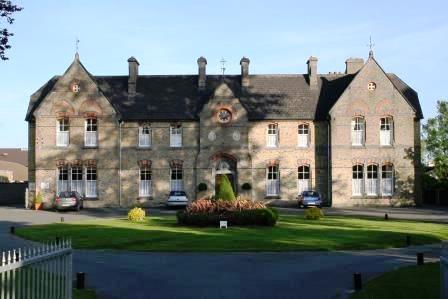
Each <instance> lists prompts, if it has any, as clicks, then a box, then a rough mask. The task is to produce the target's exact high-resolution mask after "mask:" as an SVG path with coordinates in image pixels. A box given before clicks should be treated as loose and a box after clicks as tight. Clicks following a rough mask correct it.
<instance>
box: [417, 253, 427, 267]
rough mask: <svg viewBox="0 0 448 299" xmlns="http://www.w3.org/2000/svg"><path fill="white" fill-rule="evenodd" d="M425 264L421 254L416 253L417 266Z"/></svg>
mask: <svg viewBox="0 0 448 299" xmlns="http://www.w3.org/2000/svg"><path fill="white" fill-rule="evenodd" d="M424 263H425V256H424V255H423V252H418V253H417V265H418V266H422V265H423V264H424Z"/></svg>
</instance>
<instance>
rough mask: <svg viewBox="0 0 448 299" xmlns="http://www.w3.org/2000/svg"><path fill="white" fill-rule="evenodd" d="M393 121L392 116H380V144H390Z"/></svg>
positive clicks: (392, 133)
mask: <svg viewBox="0 0 448 299" xmlns="http://www.w3.org/2000/svg"><path fill="white" fill-rule="evenodd" d="M393 135H394V122H393V118H392V117H382V118H381V120H380V145H383V146H390V145H392V141H393Z"/></svg>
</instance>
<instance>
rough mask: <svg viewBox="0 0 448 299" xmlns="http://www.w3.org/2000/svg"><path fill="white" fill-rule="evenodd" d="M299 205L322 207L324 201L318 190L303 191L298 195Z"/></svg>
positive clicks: (303, 206)
mask: <svg viewBox="0 0 448 299" xmlns="http://www.w3.org/2000/svg"><path fill="white" fill-rule="evenodd" d="M298 201H299V207H301V208H306V207H311V206H313V207H318V208H321V207H322V204H323V201H322V196H321V195H320V193H319V192H317V191H303V192H302V193H301V194H299V197H298Z"/></svg>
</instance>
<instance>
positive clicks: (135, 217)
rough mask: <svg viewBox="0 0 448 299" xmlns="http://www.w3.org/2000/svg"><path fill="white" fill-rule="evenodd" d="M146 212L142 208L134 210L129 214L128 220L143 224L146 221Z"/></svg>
mask: <svg viewBox="0 0 448 299" xmlns="http://www.w3.org/2000/svg"><path fill="white" fill-rule="evenodd" d="M145 217H146V212H145V210H143V209H142V208H137V207H136V208H133V209H131V210H130V211H129V212H128V220H129V221H132V222H142V221H144V220H145Z"/></svg>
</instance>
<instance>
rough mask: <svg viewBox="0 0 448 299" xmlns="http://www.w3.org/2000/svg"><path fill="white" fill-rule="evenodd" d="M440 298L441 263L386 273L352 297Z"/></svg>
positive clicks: (363, 298) (385, 298) (389, 298)
mask: <svg viewBox="0 0 448 299" xmlns="http://www.w3.org/2000/svg"><path fill="white" fill-rule="evenodd" d="M377 298H378V299H409V298H412V299H438V298H440V264H439V263H431V264H425V265H423V266H410V267H406V268H401V269H398V270H395V271H392V272H388V273H385V274H383V275H381V276H379V277H377V278H375V279H373V280H371V281H369V282H368V283H367V285H366V286H365V288H364V289H363V290H361V291H360V292H357V293H354V294H353V295H352V296H351V297H350V299H377Z"/></svg>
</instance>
